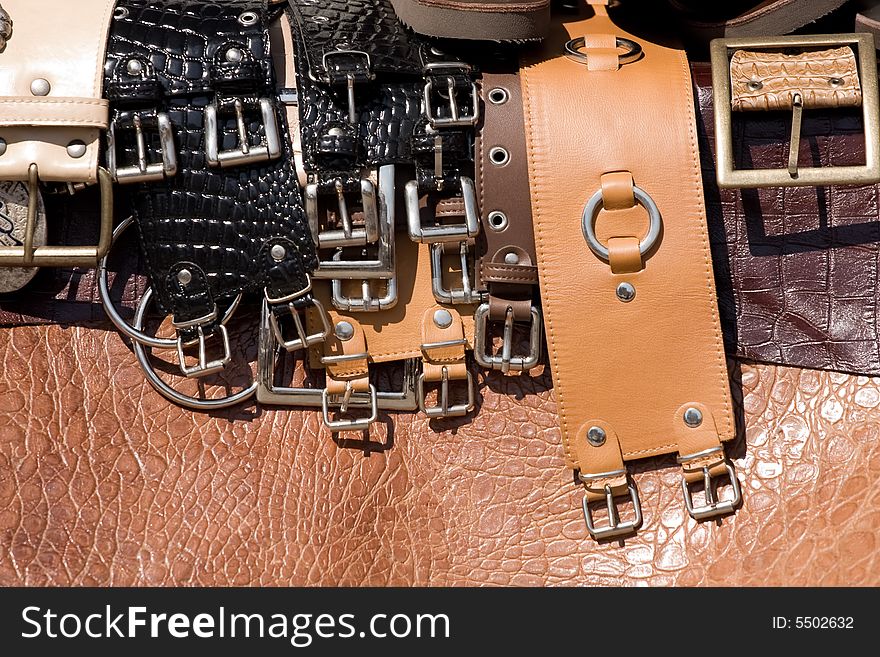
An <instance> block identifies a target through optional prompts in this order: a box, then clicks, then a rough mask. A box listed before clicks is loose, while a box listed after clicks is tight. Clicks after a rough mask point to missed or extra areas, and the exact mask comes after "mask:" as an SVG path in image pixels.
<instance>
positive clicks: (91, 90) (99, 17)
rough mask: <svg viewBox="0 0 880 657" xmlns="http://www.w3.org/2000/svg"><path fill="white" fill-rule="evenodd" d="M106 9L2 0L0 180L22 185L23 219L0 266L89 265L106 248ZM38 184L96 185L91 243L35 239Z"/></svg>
mask: <svg viewBox="0 0 880 657" xmlns="http://www.w3.org/2000/svg"><path fill="white" fill-rule="evenodd" d="M113 6H114V3H113V1H112V0H84V1H83V2H76V3H60V4H58V6H57V7H56V6H53V7H52V10H51V11H48V12H47V11H46V7H45V6H44V5H43V4H41V3H38V2H33V1H32V0H5V2H4V9H5V10H6V12H7V14H8V15H9V17H10V20H11V23H12V29H11V31H10V33H9V35H8V39H6V43H5V46H4V48H3V49H2V51H0V66H2V68H3V70H4V75H2V76H0V180H6V181H20V182H24V183H26V184H27V187H28V196H29V201H28V205H29V212H28V215H29V216H28V222H27V224H28V225H27V228H26V231H25V234H24V235H23V239H22V240H21V242H22V244H20V245H15V246H9V245H6V246H0V267H20V266H22V265H27V266H33V267H43V266H45V267H52V266H65V267H69V266H85V267H88V266H95V264H96V263H97V261H98V259H99V258H100V257H102V256H103V255H104V254H105V253H106V252H107V250H108V249H109V248H110V241H111V232H112V221H113V203H112V189H111V185H110V179H109V176H108V175H107V172H106V171H105V170H104V169H102V168H101V167H99V154H100V153H99V149H100V141H101V134H102V132H104V131H105V130H106V129H107V127H108V122H109V114H108V106H107V101H106V100H104V99H103V97H102V90H103V76H102V65H103V62H104V48H105V44H106V41H107V31H108V28H109V23H110V19H111V16H112V14H113ZM40 183H57V184H60V185H63V186H67V187H68V188H69V189H71V190H73V189H76V188H81V187H83V186H85V185H90V184H94V183H101V236H100V238H99V240H98V244H96V245H95V246H88V247H72V246H41V245H38V244H37V243H35V231H36V224H37V221H36V219H37V214H38V212H37V210H38V205H39V196H40V194H39V189H40ZM38 241H39V240H38Z"/></svg>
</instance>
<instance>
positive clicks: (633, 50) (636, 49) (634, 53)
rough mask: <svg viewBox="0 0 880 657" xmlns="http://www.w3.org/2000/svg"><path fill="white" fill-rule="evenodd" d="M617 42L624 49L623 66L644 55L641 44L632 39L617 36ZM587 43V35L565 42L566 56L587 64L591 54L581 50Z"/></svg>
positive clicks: (621, 58)
mask: <svg viewBox="0 0 880 657" xmlns="http://www.w3.org/2000/svg"><path fill="white" fill-rule="evenodd" d="M615 43H616V44H617V47H618V48H623V49H624V52H623V53H621V55H620V64H621V66H622V65H624V64H629V63H631V62H634V61H636V60H637V59H638V58H639V57H641V56H642V46H640V45H639V44H638V43H637V42H635V41H633V40H632V39H624V38H623V37H616V38H615ZM586 45H587V40H586V37H582V36H581V37H575V38H574V39H572V40H571V41H569V42H568V43H566V44H565V56H566V57H568V58H569V59H571V60H573V61H576V62H578V63H579V64H586V63H587V61H589V56H588V55H586V54H585V53H582V52H581V48H583V47H584V46H586Z"/></svg>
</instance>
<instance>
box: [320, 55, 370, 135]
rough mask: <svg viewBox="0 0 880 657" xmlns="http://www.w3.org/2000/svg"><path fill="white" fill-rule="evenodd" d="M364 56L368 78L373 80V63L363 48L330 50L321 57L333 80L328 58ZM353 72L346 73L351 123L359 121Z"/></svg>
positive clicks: (349, 119) (330, 78)
mask: <svg viewBox="0 0 880 657" xmlns="http://www.w3.org/2000/svg"><path fill="white" fill-rule="evenodd" d="M352 56H354V57H363V58H364V59H366V60H367V68H366V71H367V79H369V80H372V79H373V77H374V76H373V75H372V74H371V73H370V70H371V68H372V64H371V63H370V55H369V54H367V53H365V52H363V51H362V50H332V51H330V52H325V53H324V56H323V57H322V58H321V63H322V64H323V65H324V70H325V71H326V72H327V79H328V80H331V81H332V76H331V75H330V67H329V66H328V63H327V62H328V60H329V59H331V58H332V57H352ZM356 81H357V80H355V77H354V74H353V73H346V74H345V86H346V90H347V92H348V122H349V123H351V124H355V123H357V121H358V116H357V107H356V105H355V99H354V85H355V82H356Z"/></svg>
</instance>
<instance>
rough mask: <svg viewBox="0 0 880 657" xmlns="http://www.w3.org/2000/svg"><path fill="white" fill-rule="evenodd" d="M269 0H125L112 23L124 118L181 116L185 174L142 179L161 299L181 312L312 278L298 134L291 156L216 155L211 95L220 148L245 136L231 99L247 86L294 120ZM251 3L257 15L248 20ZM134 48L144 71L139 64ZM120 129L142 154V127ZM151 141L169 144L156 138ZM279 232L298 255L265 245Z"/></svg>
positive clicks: (260, 135) (127, 153)
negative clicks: (207, 113) (278, 78)
mask: <svg viewBox="0 0 880 657" xmlns="http://www.w3.org/2000/svg"><path fill="white" fill-rule="evenodd" d="M264 4H265V3H261V2H253V1H247V2H246V1H238V2H231V3H211V2H193V1H184V2H181V1H174V0H162V1H159V2H154V1H152V0H123V2H121V3H120V5H119V6H120V7H122V8H124V9H127V10H128V12H127V13H126V14H124V15H117V17H116V18H115V19H114V21H113V24H112V29H111V35H110V45H109V53H108V59H107V65H106V68H105V77H106V88H107V93H108V95H109V96H111V97H112V98H113V99H114V108H115V112H114V117H115V119H116V121H117V124H118V125H120V124H129V123H130V121H131V116H132V112H134V111H141V110H144V111H147V112H151V113H152V115H155V112H157V111H163V112H167V114H168V116H169V117H170V119H171V122H172V124H173V128H174V139H175V145H176V150H177V153H178V160H179V172H178V174H177V175H176V176H174V177H173V178H171V179H169V180H167V181H165V182H159V183H149V184H140V185H137V186H136V189H134V190H131V191H132V204H133V207H134V210H135V216H136V219H137V223H138V227H139V230H140V235H141V238H142V243H143V247H144V253H145V256H146V261H147V271H148V273H149V274H150V278H151V281H152V285H153V286H154V288H155V289H156V292H157V302H158V306H159V308H160V309H161V310H162V311H163V312H167V313H172V314H173V315H174V316H175V319H176V320H178V321H185V320H193V319H196V318H198V317H202V316H204V315H205V314H207V313H209V312H210V311H211V308H212V306H213V305H214V304H215V303H221V302H222V301H226V302H227V303H228V302H229V300H230V299H231V298H233V297H235V296H236V295H238V294H240V293H250V292H257V291H260V290H261V289H262V288H263V287H265V286H267V285H270V284H271V285H272V286H273V288H278V287H280V288H281V289H282V291H284V292H285V293H286V294H290V293H293V292H296V291H298V290H302V289H304V288H305V287H306V285H307V278H306V275H307V272H308V271H310V270H312V269H314V267H315V266H316V264H317V261H316V256H315V253H314V247H313V244H312V240H311V234H310V233H309V230H308V224H307V221H306V220H305V216H304V213H303V210H302V202H301V199H300V196H299V189H298V186H297V180H296V175H295V173H294V171H293V165H292V155H291V152H290V144H289V140H286V139H281V142H282V144H283V149H284V150H283V152H282V156H281V158H280V159H277V160H275V161H273V162H264V163H260V164H256V165H244V166H239V167H230V168H228V169H217V168H209V167H208V164H207V161H206V156H205V126H204V107H205V105H207V104H209V103H212V102H215V101H216V102H218V104H219V105H220V106H221V112H220V117H221V120H220V121H219V123H220V126H219V128H218V132H219V133H220V137H219V143H220V150H228V149H232V148H235V147H236V146H237V145H238V140H239V137H238V130H237V124H236V120H235V117H234V112H231V111H225V112H224V111H222V108H223V107H227V106H228V105H229V104H230V102H229V101H230V99H231V98H242V99H243V100H244V105H245V107H246V108H247V107H249V106H253V105H255V104H256V103H257V101H258V99H259V98H260V97H268V98H271V99H272V100H273V105H275V106H276V107H275V114H276V117H277V120H278V121H279V128H280V130H281V133H282V134H284V133H285V132H286V124H285V123H284V113H283V112H280V111H278V108H277V102H275V100H274V99H275V89H274V76H273V68H272V65H271V59H270V53H269V40H268V34H267V23H266V21H267V15H266V11H265V7H264ZM248 12H250V13H251V16H253V17H255V18H256V20H255V22H254V23H253V24H252V25H242V22H241V21H240V20H239V19H240V18H241V17H246V16H247V14H248ZM243 20H245V22H248V21H247V20H246V19H243ZM230 48H237V49H238V51H239V53H241V55H242V56H241V61H240V62H234V63H231V62H229V61H227V60H226V58H225V57H224V55H225V53H226V52H227V51H228V50H229V49H230ZM133 60H134V61H138V62H140V63H142V65H143V67H144V70H145V71H146V73H145V74H144V75H137V76H132V75H129V74H128V71H127V67H128V65H129V63H130V62H131V61H133ZM245 117H246V124H247V133H248V137H249V139H250V140H251V141H250V145H251V146H253V147H256V146H259V145H260V144H261V143H262V141H263V139H264V137H265V126H264V125H263V124H262V120H261V118H260V114H259V112H253V111H246V112H245ZM148 134H149V133H148ZM117 139H118V140H119V141H120V142H121V143H120V145H119V146H118V147H117V153H118V154H119V155H118V157H119V158H120V160H121V161H122V162H123V163H126V164H130V163H134V162H137V155H136V150H135V139H134V131H133V130H120V129H117ZM150 143H151V145H152V147H153V149H154V152H155V151H156V150H158V143H157V141H156V139H154V140H153V141H152V142H150ZM278 239H283V240H285V243H286V245H287V247H288V248H287V249H286V253H287V256H286V258H285V259H284V260H283V261H282V262H280V263H274V262H272V263H269V262H268V260H267V258H265V257H264V256H263V255H262V252H263V250H264V247H265V245H266V244H267V243H268V242H270V241H272V240H278ZM182 269H187V270H189V271H190V272H191V274H192V279H193V280H192V283H191V284H190V285H188V286H185V287H184V286H182V285H181V284H180V283H179V282H178V278H177V272H178V271H180V270H182ZM276 294H277V293H276Z"/></svg>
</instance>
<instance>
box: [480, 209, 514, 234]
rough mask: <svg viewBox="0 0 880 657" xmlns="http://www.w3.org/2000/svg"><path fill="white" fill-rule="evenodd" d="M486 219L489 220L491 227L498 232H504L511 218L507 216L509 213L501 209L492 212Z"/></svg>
mask: <svg viewBox="0 0 880 657" xmlns="http://www.w3.org/2000/svg"><path fill="white" fill-rule="evenodd" d="M486 219H487V221H488V222H489V228H491V229H492V230H493V231H495V232H496V233H503V232H504V231H505V230H507V226H508V225H509V224H510V220H509V219H508V218H507V215H506V214H504V213H503V212H501V211H500V210H494V211H492V212H490V213H489V216H488V217H487V218H486Z"/></svg>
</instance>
